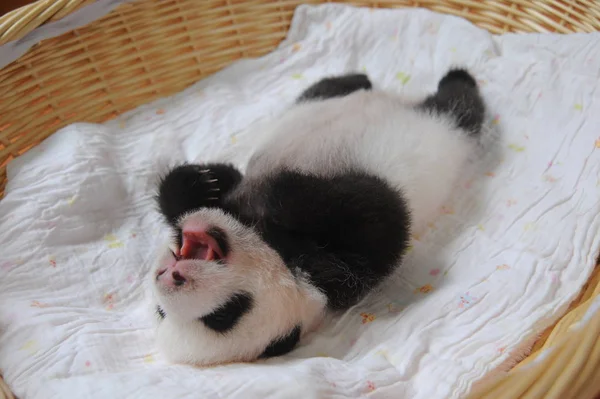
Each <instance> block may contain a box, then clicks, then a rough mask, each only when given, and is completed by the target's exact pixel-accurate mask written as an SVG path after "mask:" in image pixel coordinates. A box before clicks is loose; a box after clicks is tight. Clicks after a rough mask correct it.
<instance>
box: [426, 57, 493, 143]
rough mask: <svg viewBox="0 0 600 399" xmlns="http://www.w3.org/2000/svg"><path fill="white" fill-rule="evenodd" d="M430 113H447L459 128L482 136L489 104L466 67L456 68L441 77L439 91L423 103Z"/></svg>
mask: <svg viewBox="0 0 600 399" xmlns="http://www.w3.org/2000/svg"><path fill="white" fill-rule="evenodd" d="M419 107H420V108H422V109H425V110H427V111H430V112H435V113H439V114H446V115H448V116H450V117H452V119H454V121H455V123H456V125H457V127H459V128H461V129H463V130H464V131H466V132H467V133H469V135H471V136H473V137H478V136H479V135H480V133H481V128H482V125H483V121H484V118H485V104H484V101H483V98H482V97H481V95H480V93H479V88H478V87H477V82H476V80H475V78H473V76H471V74H470V73H469V72H468V71H467V70H465V69H452V70H450V71H449V72H448V73H446V75H445V76H444V77H443V78H442V79H441V80H440V82H439V84H438V89H437V92H436V93H435V94H433V95H431V96H429V97H427V98H426V99H425V101H424V102H423V103H421V105H420V106H419Z"/></svg>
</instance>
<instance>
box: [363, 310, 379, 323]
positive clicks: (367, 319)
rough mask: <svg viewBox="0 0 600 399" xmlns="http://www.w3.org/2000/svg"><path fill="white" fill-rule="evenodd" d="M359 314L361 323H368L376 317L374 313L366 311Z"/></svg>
mask: <svg viewBox="0 0 600 399" xmlns="http://www.w3.org/2000/svg"><path fill="white" fill-rule="evenodd" d="M360 316H361V317H362V324H367V323H370V322H372V321H374V320H375V319H376V318H377V316H375V315H374V314H372V313H366V312H363V313H361V314H360Z"/></svg>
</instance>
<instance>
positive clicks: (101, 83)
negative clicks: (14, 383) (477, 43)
mask: <svg viewBox="0 0 600 399" xmlns="http://www.w3.org/2000/svg"><path fill="white" fill-rule="evenodd" d="M91 2H92V0H41V1H38V2H36V3H34V4H31V5H28V6H25V7H22V8H20V9H17V10H15V11H12V12H10V13H8V14H6V15H5V16H3V17H2V18H0V44H2V43H6V42H8V41H12V40H16V39H19V38H21V37H23V36H24V35H25V34H27V33H28V32H30V31H31V30H32V29H35V28H36V27H38V26H40V25H42V24H44V23H46V22H49V21H55V20H58V19H60V18H62V17H64V16H65V15H68V14H69V13H71V12H73V11H74V10H76V9H78V8H80V7H82V6H85V5H86V4H89V3H91ZM322 2H323V1H319V0H309V1H296V0H275V1H268V0H219V1H217V0H160V1H159V0H138V1H136V2H133V3H129V4H124V5H122V6H120V7H118V8H117V9H116V10H114V11H113V12H111V13H110V14H109V15H107V16H105V17H103V18H101V19H99V20H97V21H95V22H94V23H92V24H89V25H87V26H85V27H83V28H80V29H77V30H75V31H72V32H69V33H66V34H64V35H62V36H60V37H57V38H54V39H49V40H46V41H44V42H42V43H40V44H39V45H37V46H35V47H34V48H33V49H32V50H31V51H29V52H28V53H27V54H26V55H24V56H23V57H21V58H20V59H19V60H17V61H16V62H14V63H12V64H10V65H8V66H7V67H5V68H3V69H2V70H0V198H1V196H2V193H3V191H4V186H5V184H6V175H5V172H6V165H7V163H8V162H9V161H10V160H11V159H13V158H14V157H16V156H18V155H20V154H23V153H24V152H25V151H27V150H28V149H30V148H32V147H33V146H35V145H37V144H38V143H39V142H40V141H41V140H43V139H44V138H46V137H48V136H49V135H50V134H52V133H54V132H55V131H56V130H57V129H59V128H61V127H63V126H66V125H68V124H71V123H74V122H80V121H86V122H103V121H106V120H108V119H110V118H112V117H114V116H116V115H119V114H121V113H123V112H125V111H128V110H130V109H132V108H135V107H136V106H138V105H141V104H144V103H148V102H150V101H153V100H155V99H157V98H160V97H164V96H168V95H171V94H174V93H177V92H179V91H181V90H182V89H184V88H185V87H187V86H189V85H191V84H192V83H194V82H196V81H198V80H199V79H202V78H203V77H206V76H207V75H210V74H212V73H214V72H216V71H218V70H220V69H222V68H223V67H225V66H227V65H229V64H230V63H232V62H233V61H235V60H238V59H240V58H246V57H257V56H260V55H264V54H266V53H268V52H269V51H271V50H273V48H274V47H275V46H277V44H278V43H279V42H280V41H281V40H282V39H283V38H284V37H285V35H286V33H287V30H288V28H289V25H290V22H291V18H292V15H293V12H294V9H295V8H296V7H297V6H298V5H299V4H301V3H311V4H316V3H322ZM345 3H348V4H353V5H357V6H368V7H387V8H398V7H423V8H429V9H431V10H434V11H437V12H441V13H447V14H453V15H457V16H461V17H464V18H466V19H468V20H470V21H472V22H473V23H475V24H476V25H478V26H480V27H482V28H484V29H487V30H489V31H490V32H492V33H495V34H499V33H505V32H559V33H570V32H593V31H598V30H600V1H599V0H576V1H566V0H563V1H555V0H513V1H503V0H498V1H492V0H483V1H475V0H458V1H452V0H425V1H408V0H382V1H346V2H345ZM599 269H600V268H598V267H597V268H596V271H595V273H594V275H593V276H592V279H590V282H589V283H588V286H587V287H586V289H584V290H583V291H582V295H581V297H580V298H579V299H578V300H577V301H575V302H574V303H573V305H572V306H571V310H570V312H569V313H568V314H567V315H565V317H563V319H562V320H561V322H559V323H558V324H557V325H556V326H554V327H553V328H550V329H548V330H547V331H546V332H545V333H544V334H543V335H542V337H541V339H540V340H538V342H537V343H536V345H535V346H534V351H533V353H532V355H530V356H529V357H528V358H527V359H525V360H524V361H523V362H521V364H520V365H519V366H518V367H516V368H514V369H513V370H512V371H511V373H509V374H508V375H506V376H503V377H502V378H499V379H498V380H495V381H494V382H493V383H492V384H490V385H486V386H484V387H483V388H481V389H480V390H479V391H477V392H476V393H475V394H474V395H476V396H473V397H490V398H504V397H506V398H521V397H523V398H525V397H527V398H546V397H547V398H569V397H573V398H575V397H576V398H592V397H593V393H596V392H599V391H600V386H599V385H600V376H598V375H597V374H598V372H599V370H600V345H599V344H598V340H599V339H600V327H599V326H600V315H597V317H596V318H595V319H594V320H593V322H592V323H591V325H590V327H589V328H586V329H585V330H583V331H579V332H573V331H569V330H568V328H569V326H571V325H572V323H574V322H576V321H577V320H579V319H580V318H581V316H582V315H583V313H584V312H585V310H586V309H587V307H588V306H589V303H590V301H591V299H592V298H594V297H595V296H597V295H598V294H599V293H600V273H599ZM594 323H595V324H594ZM548 346H552V347H553V348H554V351H553V355H552V356H548V357H547V358H545V359H544V360H543V361H542V362H539V363H536V364H534V365H533V366H532V367H531V368H527V367H525V366H524V365H526V364H527V363H529V362H531V361H532V360H533V359H535V358H536V355H537V353H539V350H540V349H542V348H546V347H548ZM594 373H596V374H594ZM2 385H3V383H2V380H1V379H0V395H2V393H1V388H2ZM586 390H587V391H586ZM7 391H8V390H7ZM0 398H1V396H0Z"/></svg>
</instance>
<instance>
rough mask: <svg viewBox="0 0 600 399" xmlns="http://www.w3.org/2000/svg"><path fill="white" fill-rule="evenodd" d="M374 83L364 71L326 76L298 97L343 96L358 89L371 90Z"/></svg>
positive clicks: (319, 98)
mask: <svg viewBox="0 0 600 399" xmlns="http://www.w3.org/2000/svg"><path fill="white" fill-rule="evenodd" d="M372 87H373V85H372V84H371V81H370V80H369V78H368V77H367V75H365V74H362V73H357V74H348V75H342V76H335V77H329V78H324V79H321V80H320V81H318V82H317V83H314V84H313V85H312V86H310V87H309V88H308V89H306V90H304V92H303V93H302V94H301V95H300V97H298V99H297V101H298V102H303V101H310V100H325V99H328V98H333V97H343V96H346V95H348V94H350V93H353V92H355V91H357V90H371V88H372Z"/></svg>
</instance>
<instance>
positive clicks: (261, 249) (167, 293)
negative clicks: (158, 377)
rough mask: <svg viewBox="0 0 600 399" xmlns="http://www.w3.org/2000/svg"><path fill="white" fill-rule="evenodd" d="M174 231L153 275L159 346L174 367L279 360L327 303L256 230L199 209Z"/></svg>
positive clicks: (175, 225) (213, 211) (218, 212)
mask: <svg viewBox="0 0 600 399" xmlns="http://www.w3.org/2000/svg"><path fill="white" fill-rule="evenodd" d="M167 205H171V204H167ZM163 208H164V207H163ZM163 213H164V209H163ZM167 213H168V212H167ZM167 218H168V216H167ZM172 228H173V230H174V233H175V234H174V239H173V242H172V243H171V245H170V247H169V248H167V249H165V252H164V254H163V255H162V257H161V258H160V260H159V262H158V264H157V266H156V268H155V270H154V271H153V273H152V279H153V282H152V286H153V292H154V297H155V300H156V304H157V306H156V312H157V317H158V319H159V320H158V323H159V324H158V330H157V343H158V346H159V349H160V350H161V352H162V353H163V354H164V355H165V356H166V358H167V359H168V360H169V361H172V362H176V363H188V364H195V365H200V366H207V365H215V364H223V363H229V362H244V361H253V360H256V359H257V358H263V357H270V356H276V355H279V354H283V353H286V352H288V351H290V350H291V349H292V348H293V347H294V346H295V345H296V344H297V342H298V341H299V339H300V336H301V334H302V333H303V332H305V331H307V330H310V329H311V328H312V327H313V326H314V324H315V323H318V322H319V321H320V319H321V316H322V314H323V311H324V309H325V304H326V298H325V297H324V296H323V294H321V293H320V292H319V291H318V290H316V289H315V288H314V287H312V286H311V285H310V284H308V283H307V282H306V280H305V279H304V278H302V276H298V275H297V274H296V275H295V273H292V272H291V271H290V270H289V269H288V268H287V267H286V265H285V263H284V262H283V260H282V259H281V257H280V256H279V254H278V253H277V252H276V251H275V250H273V249H272V248H271V247H269V246H268V245H267V244H265V242H264V241H263V240H262V239H261V237H260V236H259V235H258V234H257V233H256V231H255V229H253V228H252V227H251V226H247V225H244V224H242V223H241V222H239V221H238V220H237V219H236V218H234V217H233V216H231V215H230V214H228V213H225V212H224V211H222V210H221V209H218V208H202V209H200V210H196V211H191V212H186V213H185V214H183V215H182V216H181V217H178V218H177V219H176V220H174V221H173V223H172Z"/></svg>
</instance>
